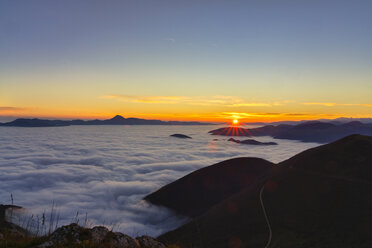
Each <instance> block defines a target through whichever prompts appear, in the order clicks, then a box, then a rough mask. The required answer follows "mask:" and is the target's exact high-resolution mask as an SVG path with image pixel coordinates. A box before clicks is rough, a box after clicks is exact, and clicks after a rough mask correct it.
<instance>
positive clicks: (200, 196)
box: [145, 158, 274, 216]
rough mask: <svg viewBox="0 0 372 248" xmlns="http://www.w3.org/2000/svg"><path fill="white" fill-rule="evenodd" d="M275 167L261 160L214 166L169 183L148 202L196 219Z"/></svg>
mask: <svg viewBox="0 0 372 248" xmlns="http://www.w3.org/2000/svg"><path fill="white" fill-rule="evenodd" d="M273 165H274V164H273V163H271V162H269V161H266V160H263V159H259V158H236V159H230V160H226V161H223V162H220V163H218V164H214V165H211V166H208V167H205V168H202V169H200V170H197V171H194V172H192V173H191V174H189V175H187V176H185V177H183V178H181V179H178V180H177V181H175V182H173V183H170V184H168V185H166V186H164V187H162V188H161V189H159V190H158V191H156V192H154V193H152V194H150V195H148V196H146V198H145V200H147V201H149V202H151V203H153V204H156V205H163V206H167V207H168V208H171V209H173V210H175V211H176V212H178V213H181V214H184V215H187V216H197V215H199V214H201V213H203V212H205V211H206V210H207V209H209V208H210V207H211V206H213V205H215V204H216V203H219V202H221V201H222V200H224V199H226V198H228V197H230V196H231V195H233V194H234V193H237V192H239V191H241V190H242V189H243V188H245V187H247V186H249V185H252V184H253V183H255V182H256V181H257V179H258V178H259V177H260V176H261V175H263V174H265V173H267V171H268V170H270V169H271V168H272V166H273Z"/></svg>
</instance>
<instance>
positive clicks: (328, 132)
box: [209, 121, 372, 143]
mask: <svg viewBox="0 0 372 248" xmlns="http://www.w3.org/2000/svg"><path fill="white" fill-rule="evenodd" d="M209 133H210V134H212V135H223V136H247V137H252V136H271V137H273V138H275V139H289V140H299V141H302V142H318V143H327V142H332V141H335V140H337V139H340V138H342V137H345V136H347V135H351V134H362V135H372V123H369V124H364V123H362V122H359V121H352V122H347V123H343V124H334V123H328V122H320V121H310V122H305V123H301V124H298V125H287V124H281V125H277V126H274V125H267V126H263V127H258V128H250V129H246V128H242V127H225V128H219V129H215V130H212V131H209Z"/></svg>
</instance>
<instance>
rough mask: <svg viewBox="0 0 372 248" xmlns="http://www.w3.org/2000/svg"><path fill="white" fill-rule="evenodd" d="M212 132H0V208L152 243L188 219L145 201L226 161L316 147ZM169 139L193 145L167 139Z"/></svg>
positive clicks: (106, 129) (288, 154) (199, 128)
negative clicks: (247, 141)
mask: <svg viewBox="0 0 372 248" xmlns="http://www.w3.org/2000/svg"><path fill="white" fill-rule="evenodd" d="M215 128H217V127H216V126H70V127H48V128H19V127H0V204H9V203H11V195H12V196H13V201H14V204H16V205H20V206H22V207H24V208H25V209H27V212H26V213H23V214H22V215H18V223H19V224H22V225H25V224H24V223H25V221H27V219H29V218H30V217H29V216H32V217H33V218H34V219H35V218H36V217H37V218H40V217H41V215H42V213H46V218H47V219H48V217H49V216H50V212H51V209H54V212H55V216H56V215H58V220H59V221H58V225H61V224H67V223H70V222H71V221H75V222H77V221H80V224H83V223H84V225H86V224H87V223H89V225H90V226H92V225H107V226H110V227H112V228H114V229H115V230H116V231H121V232H124V233H127V234H129V235H132V236H137V235H143V234H147V235H151V236H157V235H159V234H161V233H164V232H166V231H169V230H171V229H174V228H176V227H178V226H179V225H181V224H183V223H185V222H186V221H187V219H186V218H184V217H181V216H176V215H175V214H174V213H172V212H171V211H169V210H167V209H165V208H160V207H157V206H152V205H150V204H148V203H147V202H145V201H143V200H142V199H143V197H144V196H146V195H147V194H149V193H151V192H153V191H155V190H157V189H159V188H160V187H162V186H164V185H166V184H167V183H170V182H172V181H174V180H176V179H178V178H180V177H182V176H184V175H186V174H188V173H190V172H192V171H194V170H196V169H199V168H201V167H204V166H208V165H211V164H214V163H216V162H220V161H222V160H225V159H229V158H232V157H241V156H254V157H261V158H265V159H267V160H269V161H272V162H280V161H282V160H285V159H287V158H289V157H291V156H293V155H295V154H297V153H298V152H301V151H303V150H306V149H308V148H310V147H314V146H316V145H318V144H315V143H302V142H297V141H289V140H275V142H277V143H279V145H278V146H251V145H241V144H236V143H234V142H228V141H227V139H228V138H227V137H221V136H212V135H209V134H208V133H207V132H208V131H209V130H212V129H215ZM174 133H183V134H186V135H190V136H192V137H193V139H178V138H174V137H169V135H170V134H174ZM216 139H217V140H216ZM257 140H259V141H272V140H273V139H272V138H270V137H260V138H257ZM20 216H22V218H21V217H20ZM25 216H28V217H27V218H26V217H25ZM14 218H15V217H14ZM55 218H56V217H55ZM86 220H88V221H86ZM15 221H17V220H15ZM46 221H48V220H46Z"/></svg>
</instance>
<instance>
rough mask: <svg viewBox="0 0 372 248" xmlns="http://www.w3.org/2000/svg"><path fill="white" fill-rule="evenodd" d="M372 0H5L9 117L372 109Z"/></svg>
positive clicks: (0, 91)
mask: <svg viewBox="0 0 372 248" xmlns="http://www.w3.org/2000/svg"><path fill="white" fill-rule="evenodd" d="M371 13H372V1H370V0H355V1H346V0H338V1H333V0H311V1H305V0H275V1H274V0H247V1H236V0H225V1H213V0H210V1H200V0H199V1H194V0H188V1H186V0H183V1H181V0H157V1H150V0H146V1H145V0H136V1H127V0H124V1H114V0H109V1H98V0H89V1H88V0H66V1H54V0H52V1H50V0H43V1H41V0H29V1H20V0H3V1H1V3H0V118H1V119H0V120H5V119H11V118H13V117H31V116H32V117H55V118H106V117H110V116H112V115H115V114H122V115H123V116H125V117H140V118H149V119H166V120H207V121H210V120H213V121H219V120H220V121H223V120H226V119H230V118H232V117H233V116H235V117H237V118H241V119H242V120H245V121H261V120H299V119H319V118H336V117H340V116H345V117H372V98H371V94H372V29H371V26H372V15H371Z"/></svg>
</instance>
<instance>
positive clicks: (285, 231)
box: [146, 135, 372, 248]
mask: <svg viewBox="0 0 372 248" xmlns="http://www.w3.org/2000/svg"><path fill="white" fill-rule="evenodd" d="M371 151H372V137H368V136H362V135H351V136H348V137H345V138H343V139H340V140H338V141H336V142H333V143H330V144H327V145H322V146H319V147H316V148H312V149H309V150H307V151H304V152H302V153H300V154H298V155H296V156H293V157H292V158H290V159H288V160H286V161H283V162H281V163H278V164H276V165H274V164H272V163H270V162H267V161H265V160H257V159H251V160H249V159H248V158H240V159H238V160H235V159H233V160H227V161H224V162H221V163H219V164H220V165H219V166H222V167H225V169H224V170H222V169H220V170H216V167H217V166H216V165H213V166H209V167H205V168H203V169H200V170H198V171H195V172H193V173H191V174H189V175H187V176H185V177H183V178H181V179H179V180H177V181H175V182H173V183H171V184H169V185H167V186H165V187H163V188H162V189H160V190H158V191H157V192H155V193H153V194H151V195H149V196H148V197H146V199H147V200H149V201H152V202H154V200H153V199H156V200H159V201H158V202H157V203H158V204H161V205H163V206H166V207H169V208H171V209H174V210H175V211H176V212H179V213H186V214H188V216H191V217H192V219H191V220H190V221H189V222H188V223H186V224H185V225H183V226H181V227H179V228H177V229H176V230H173V231H170V232H168V233H165V234H163V235H161V236H160V237H159V239H160V240H161V241H163V242H165V243H167V244H177V245H179V246H180V247H206V248H209V247H215V248H219V247H221V248H222V247H265V245H266V244H267V243H268V242H270V244H269V245H270V247H341V248H343V247H372V239H371V238H370V232H371V230H372V215H371V209H372V180H371V179H372V153H371ZM234 161H241V164H240V167H237V168H235V169H234V168H233V166H234ZM230 165H231V166H232V167H231V172H230V174H228V173H226V170H229V169H230V168H229V166H230ZM252 166H253V167H256V168H257V172H258V173H256V174H253V175H255V177H254V179H253V180H252V181H251V180H243V181H245V182H246V183H245V184H240V187H236V188H235V189H236V190H234V191H229V192H230V194H224V195H223V196H221V195H222V194H216V195H213V194H210V193H209V192H208V191H207V190H206V187H205V186H203V185H204V184H203V183H204V182H206V181H209V180H211V179H210V178H213V179H212V180H215V181H218V182H219V188H221V189H225V188H229V187H230V186H229V184H230V183H231V182H234V181H235V177H239V176H237V174H240V173H239V172H240V171H241V169H242V168H245V167H247V168H250V167H252ZM228 168H229V169H228ZM234 170H236V171H235V173H234V172H233V171H234ZM245 174H246V172H242V175H241V176H243V175H245ZM238 181H239V180H238ZM248 182H251V183H248ZM192 193H194V194H195V196H194V195H193V194H192ZM183 195H186V196H187V199H186V200H183V202H182V204H184V206H182V204H181V203H180V204H178V205H177V204H176V205H175V204H174V202H175V201H176V200H178V199H179V198H180V197H181V196H183ZM203 195H204V196H205V198H203V197H202V196H203ZM214 202H216V203H214ZM198 213H199V214H198ZM265 214H266V215H265ZM266 217H267V218H268V221H269V224H268V223H267V221H266V219H265V218H266ZM269 227H270V228H269ZM270 230H271V234H272V239H271V240H269V237H270V236H269V235H270Z"/></svg>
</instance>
